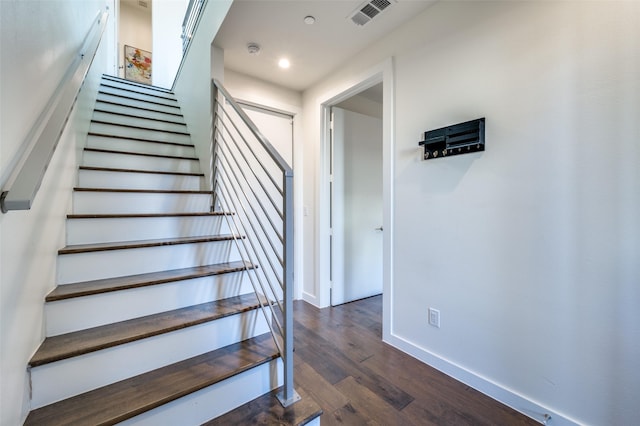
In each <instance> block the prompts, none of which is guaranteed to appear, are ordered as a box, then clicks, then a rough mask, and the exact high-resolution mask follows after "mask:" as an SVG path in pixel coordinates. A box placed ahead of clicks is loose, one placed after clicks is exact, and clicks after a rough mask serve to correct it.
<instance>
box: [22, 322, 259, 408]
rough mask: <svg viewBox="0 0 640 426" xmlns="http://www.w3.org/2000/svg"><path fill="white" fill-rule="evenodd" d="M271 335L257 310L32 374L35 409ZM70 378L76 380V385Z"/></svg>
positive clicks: (40, 369) (47, 367) (148, 339)
mask: <svg viewBox="0 0 640 426" xmlns="http://www.w3.org/2000/svg"><path fill="white" fill-rule="evenodd" d="M266 332H268V325H267V323H266V321H265V319H264V315H263V314H262V313H261V312H259V311H257V310H253V311H250V312H246V313H243V314H237V315H232V316H229V317H225V318H220V319H218V320H215V321H210V322H207V323H204V324H200V325H196V326H193V327H187V328H183V329H180V330H176V331H173V332H170V333H165V334H162V335H158V336H153V337H149V338H147V339H142V340H138V341H135V342H131V343H127V344H123V345H119V346H116V347H112V348H108V349H104V350H101V351H96V352H92V353H89V354H85V355H81V356H77V357H73V358H69V359H65V360H61V361H57V362H53V363H50V364H46V365H43V366H39V367H35V368H32V369H31V382H32V388H33V395H32V400H31V408H32V409H33V408H38V407H42V406H43V405H47V404H50V403H52V402H55V401H59V400H61V399H64V398H68V397H70V396H73V395H76V394H78V393H81V392H87V391H89V390H91V389H95V388H98V387H101V386H105V385H107V384H110V383H114V382H117V381H120V380H123V379H126V378H128V377H132V376H136V375H138V374H142V373H144V372H147V371H151V370H154V369H156V368H160V367H163V366H165V365H169V364H172V363H175V362H179V361H182V360H183V359H187V358H191V357H193V356H197V355H200V354H202V353H205V352H208V351H212V350H215V349H218V348H221V347H224V346H227V345H230V344H232V343H235V342H237V341H240V340H243V339H248V338H250V337H254V336H257V335H260V334H263V333H266ZM70 378H73V379H72V380H71V379H70Z"/></svg>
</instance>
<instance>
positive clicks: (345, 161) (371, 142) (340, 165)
mask: <svg viewBox="0 0 640 426" xmlns="http://www.w3.org/2000/svg"><path fill="white" fill-rule="evenodd" d="M382 115H383V83H377V84H375V85H374V86H371V87H369V88H367V89H365V90H363V91H361V92H358V93H355V94H353V95H351V96H350V97H349V98H347V99H345V100H343V101H341V102H339V103H336V104H335V105H331V107H330V120H331V126H330V128H331V132H330V145H331V146H330V157H331V158H330V159H329V164H330V180H329V193H330V205H329V208H330V212H329V216H330V233H331V235H330V239H331V243H330V269H331V270H330V280H331V305H332V306H335V305H340V304H343V303H347V302H351V301H354V300H358V299H363V298H366V297H370V296H374V295H379V294H381V293H382V291H383V232H384V227H383V211H384V208H383V207H384V206H383V163H382V153H383V124H382V123H383V120H382V118H383V117H382Z"/></svg>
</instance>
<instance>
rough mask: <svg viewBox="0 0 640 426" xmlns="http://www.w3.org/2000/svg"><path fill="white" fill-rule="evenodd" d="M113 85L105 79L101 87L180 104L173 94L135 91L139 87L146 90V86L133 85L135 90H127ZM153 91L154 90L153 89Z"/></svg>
mask: <svg viewBox="0 0 640 426" xmlns="http://www.w3.org/2000/svg"><path fill="white" fill-rule="evenodd" d="M113 83H114V81H108V80H104V79H103V80H102V81H101V82H100V86H101V87H108V88H110V89H118V90H126V91H127V92H133V93H137V94H140V95H146V96H152V97H154V98H159V99H164V100H167V101H173V102H178V100H177V99H176V95H175V93H171V92H160V91H157V92H159V93H148V92H146V91H139V90H136V89H135V88H138V87H139V88H141V89H144V88H145V87H144V86H134V85H131V86H133V88H126V89H125V88H122V87H118V86H114V85H113ZM115 83H117V82H115ZM151 87H152V86H149V87H148V88H147V89H149V88H151ZM152 90H153V89H152Z"/></svg>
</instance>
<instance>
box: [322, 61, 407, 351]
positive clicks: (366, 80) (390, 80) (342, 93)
mask: <svg viewBox="0 0 640 426" xmlns="http://www.w3.org/2000/svg"><path fill="white" fill-rule="evenodd" d="M379 83H383V99H384V100H383V108H382V109H383V112H382V133H383V135H382V163H383V166H382V169H383V170H382V187H383V188H382V198H383V223H382V226H383V228H384V233H383V242H382V253H383V265H382V269H383V285H382V287H383V295H382V299H383V303H382V305H383V308H382V329H383V333H382V337H383V340H388V337H389V336H390V332H391V330H392V323H391V319H392V315H391V306H392V304H391V301H392V298H393V292H392V290H393V232H394V229H393V185H392V178H393V163H394V150H393V147H394V146H395V143H394V128H395V119H394V115H393V114H394V111H395V105H394V98H395V93H394V92H395V86H394V76H393V58H389V59H387V60H385V61H384V62H382V63H380V64H378V65H377V66H375V67H373V68H372V69H370V70H369V71H368V72H366V73H364V74H363V75H361V76H360V77H358V78H354V79H352V80H351V81H350V82H348V83H346V84H345V85H344V86H342V87H340V88H336V89H335V90H333V91H332V92H331V93H327V94H326V95H325V96H324V97H322V98H321V99H322V101H321V102H320V104H321V121H320V122H321V127H322V128H321V137H320V162H319V163H320V168H319V180H318V204H317V205H318V206H319V207H318V211H317V214H318V222H317V224H318V233H317V236H318V237H317V240H316V245H317V248H318V253H319V255H318V269H317V280H318V281H317V282H318V283H319V294H318V296H319V297H318V304H319V306H320V307H327V306H330V304H331V282H330V280H329V271H330V267H331V254H330V244H329V235H330V210H329V206H330V193H329V179H330V173H329V171H330V169H329V167H330V161H331V152H330V143H331V138H330V112H331V107H332V106H334V105H336V104H339V103H340V102H342V101H344V100H346V99H348V98H350V97H352V96H353V95H355V94H357V93H360V92H362V91H363V90H365V89H368V88H370V87H372V86H375V85H376V84H379Z"/></svg>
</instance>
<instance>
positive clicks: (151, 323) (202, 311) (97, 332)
mask: <svg viewBox="0 0 640 426" xmlns="http://www.w3.org/2000/svg"><path fill="white" fill-rule="evenodd" d="M257 306H258V298H257V297H256V295H255V294H244V295H241V296H234V297H230V298H227V299H222V300H216V301H213V302H207V303H201V304H199V305H193V306H188V307H186V308H181V309H175V310H172V311H167V312H161V313H158V314H153V315H147V316H144V317H139V318H134V319H130V320H126V321H120V322H116V323H112V324H107V325H102V326H99V327H93V328H89V329H86V330H80V331H74V332H71V333H66V334H60V335H58V336H52V337H47V338H45V340H44V342H42V345H40V347H39V348H38V350H37V351H36V353H35V354H34V355H33V357H32V358H31V360H30V361H29V365H30V366H31V367H37V366H39V365H44V364H48V363H51V362H55V361H60V360H62V359H67V358H71V357H74V356H79V355H83V354H87V353H90V352H95V351H99V350H102V349H106V348H111V347H114V346H118V345H122V344H125V343H129V342H134V341H136V340H141V339H145V338H147V337H152V336H157V335H159V334H163V333H168V332H171V331H175V330H180V329H183V328H186V327H190V326H193V325H197V324H202V323H205V322H209V321H214V320H216V319H218V318H223V317H226V316H229V315H233V314H237V313H241V312H247V311H250V310H253V309H256V308H257Z"/></svg>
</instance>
